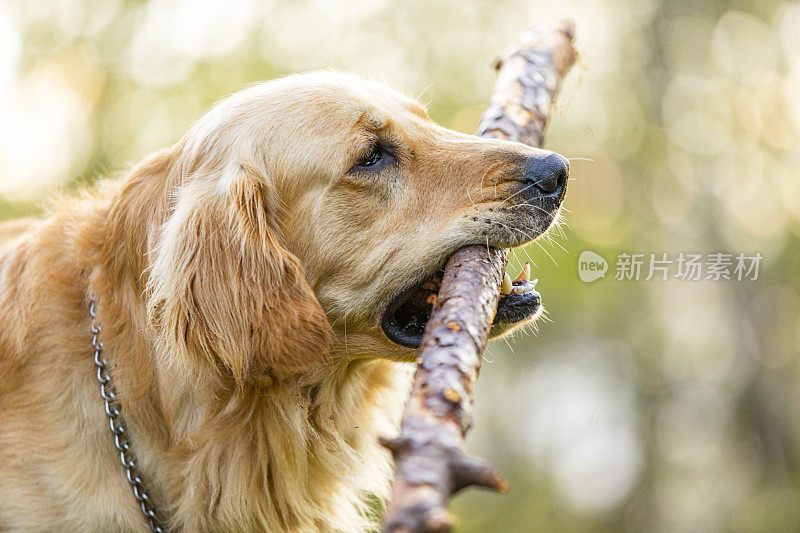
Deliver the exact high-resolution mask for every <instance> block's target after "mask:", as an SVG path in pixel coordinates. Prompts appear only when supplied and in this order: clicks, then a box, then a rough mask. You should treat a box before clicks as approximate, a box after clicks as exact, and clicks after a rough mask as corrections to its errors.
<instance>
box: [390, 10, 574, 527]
mask: <svg viewBox="0 0 800 533" xmlns="http://www.w3.org/2000/svg"><path fill="white" fill-rule="evenodd" d="M573 33H574V25H573V23H572V22H571V21H567V20H556V19H546V20H541V21H538V22H537V23H536V24H534V25H533V26H531V27H530V28H529V29H528V30H526V31H524V32H523V33H521V34H520V35H519V37H518V38H517V40H516V41H515V42H514V43H513V44H512V45H511V46H509V47H508V48H506V49H505V50H504V51H503V52H502V53H501V54H500V56H499V59H498V60H497V63H496V65H495V68H496V69H497V81H496V82H495V87H494V91H493V94H492V97H491V102H490V104H489V108H488V109H487V110H486V112H485V113H484V114H483V117H482V118H481V123H480V126H479V128H478V135H480V136H483V137H491V138H496V139H508V140H513V141H520V142H524V143H527V144H529V145H532V146H541V144H542V140H543V138H544V130H545V127H546V125H547V120H548V117H549V114H550V109H551V107H552V102H553V99H554V98H555V95H556V93H557V92H558V88H559V85H560V83H561V80H562V79H563V77H564V76H565V75H566V73H567V72H568V71H569V69H570V67H571V66H572V64H573V63H574V62H575V59H576V57H577V54H576V52H575V49H574V48H573V43H572V40H573ZM507 260H508V251H507V250H498V249H494V248H492V249H489V248H488V247H486V246H467V247H465V248H462V249H461V250H459V251H458V252H456V253H455V254H454V255H453V257H451V258H450V260H449V261H448V262H447V265H446V266H445V270H444V278H443V280H442V287H441V289H440V291H439V295H438V298H437V301H436V303H435V305H434V309H433V312H432V314H431V318H430V320H429V321H428V324H427V325H426V327H425V333H424V335H423V338H422V345H421V346H420V351H419V356H418V358H417V362H418V366H417V371H416V375H415V377H414V386H413V389H412V392H411V398H410V399H409V401H408V405H407V406H406V409H405V413H404V414H403V421H402V424H401V430H400V436H399V437H397V438H395V439H381V443H382V444H383V445H384V446H386V447H387V448H389V450H391V452H392V455H393V457H394V463H395V479H394V489H393V492H392V500H391V503H390V505H389V511H388V513H387V518H386V521H385V524H386V531H387V532H390V533H397V532H419V533H422V532H425V533H430V532H437V533H438V532H447V531H450V530H451V529H452V527H453V525H454V523H455V517H454V516H453V515H452V514H451V513H450V512H449V511H448V510H447V504H448V501H449V499H450V497H451V496H452V495H454V494H455V493H456V492H458V491H460V490H461V489H463V488H465V487H468V486H470V485H476V486H478V487H484V488H489V489H492V490H496V491H499V492H505V491H506V490H508V482H507V481H506V480H505V479H504V478H503V477H502V476H501V475H500V473H499V472H498V471H497V469H496V468H494V467H493V466H491V465H489V464H488V463H486V462H484V461H483V460H482V459H479V458H477V457H473V456H470V455H467V454H466V453H465V452H464V449H463V445H464V438H465V436H466V433H467V431H468V430H469V428H470V423H471V422H470V418H471V410H472V391H473V388H474V386H475V380H476V379H477V377H478V370H479V369H480V366H481V354H482V352H483V349H484V348H485V347H486V340H487V338H488V336H489V330H490V329H491V325H492V321H493V320H494V316H495V313H496V312H497V302H498V300H499V298H500V284H501V282H502V280H503V272H504V271H505V265H506V262H507Z"/></svg>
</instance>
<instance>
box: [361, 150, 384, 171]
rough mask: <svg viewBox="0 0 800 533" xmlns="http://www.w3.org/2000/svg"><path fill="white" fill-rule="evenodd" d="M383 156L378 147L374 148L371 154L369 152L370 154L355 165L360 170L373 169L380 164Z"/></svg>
mask: <svg viewBox="0 0 800 533" xmlns="http://www.w3.org/2000/svg"><path fill="white" fill-rule="evenodd" d="M383 155H384V154H383V151H382V150H381V149H380V147H379V146H376V147H375V148H373V149H372V152H370V154H369V155H368V156H367V157H365V158H364V159H362V160H361V161H359V162H358V163H356V166H357V167H360V168H370V167H374V166H375V165H377V164H378V163H380V162H381V159H383Z"/></svg>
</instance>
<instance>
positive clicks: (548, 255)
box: [533, 241, 558, 266]
mask: <svg viewBox="0 0 800 533" xmlns="http://www.w3.org/2000/svg"><path fill="white" fill-rule="evenodd" d="M533 242H534V244H536V246H538V247H539V248H541V249H542V251H543V252H544V253H545V254H547V257H549V258H550V260H551V261H552V262H553V264H555V265H556V266H558V261H556V260H555V259H553V256H552V255H550V253H549V252H548V251H547V250H545V249H544V246H542V245H541V244H539V241H533Z"/></svg>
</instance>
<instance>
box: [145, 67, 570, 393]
mask: <svg viewBox="0 0 800 533" xmlns="http://www.w3.org/2000/svg"><path fill="white" fill-rule="evenodd" d="M174 157H175V158H176V163H175V168H176V169H178V170H177V172H178V173H179V174H180V178H179V179H178V180H177V181H175V186H174V194H175V197H174V203H173V207H172V208H171V210H170V213H169V216H168V217H167V218H166V223H165V224H164V226H163V228H162V229H161V231H160V233H159V236H158V238H157V242H156V243H154V245H153V249H152V252H151V254H152V258H151V261H150V270H149V281H148V294H149V299H150V305H149V310H150V314H151V319H152V321H153V323H154V324H155V325H156V327H157V329H158V330H159V331H160V332H161V333H162V336H163V337H164V338H166V339H169V342H170V345H171V347H172V348H173V349H175V350H177V351H178V352H179V353H186V354H189V355H191V356H193V357H195V358H200V359H208V358H211V359H212V360H213V361H215V362H217V363H221V364H222V365H223V366H224V367H226V368H228V369H230V370H231V371H232V372H233V373H234V375H236V376H238V377H243V376H245V375H246V374H247V373H248V372H250V371H253V370H256V369H263V368H274V369H281V370H288V371H292V370H302V369H305V368H308V367H309V366H311V365H314V364H317V363H319V362H320V361H323V360H325V359H326V358H334V359H337V358H343V357H348V358H357V357H379V356H380V357H388V358H392V359H397V360H409V359H410V358H411V357H413V353H414V351H413V347H414V346H415V345H418V343H419V336H420V335H421V329H422V327H423V326H424V323H425V319H426V314H427V312H428V311H429V308H428V309H425V307H424V306H421V305H419V303H418V300H419V298H420V296H424V295H425V294H427V293H431V292H436V290H437V286H436V285H437V279H438V278H437V273H438V272H440V270H441V269H442V267H443V265H444V263H445V261H446V260H447V258H448V257H449V256H451V255H452V254H453V253H454V252H455V251H456V250H457V249H459V248H461V247H463V246H465V245H470V244H480V245H488V246H494V247H503V248H510V247H515V246H520V245H522V244H525V243H528V242H530V241H531V240H533V239H535V238H536V237H538V236H539V235H541V234H542V233H543V232H545V231H546V230H547V229H548V227H549V226H550V225H551V224H552V222H553V220H554V219H555V217H556V215H557V214H558V211H559V209H560V205H561V201H562V200H563V196H564V192H565V189H566V180H567V172H568V163H567V161H566V160H565V159H564V158H563V157H561V156H559V155H556V154H553V153H551V152H546V151H543V150H537V149H534V148H530V147H528V146H525V145H523V144H520V143H514V142H507V141H500V140H489V139H482V138H478V137H475V136H472V135H464V134H461V133H457V132H454V131H451V130H448V129H445V128H443V127H441V126H438V125H436V124H435V123H433V122H432V121H431V120H430V119H429V118H428V116H427V114H426V112H425V110H424V109H423V108H422V107H421V106H420V104H418V103H417V102H416V101H414V100H412V99H410V98H407V97H405V96H403V95H401V94H400V93H398V92H396V91H394V90H392V89H390V88H388V87H386V86H385V85H383V84H380V83H377V82H374V81H368V80H364V79H361V78H358V77H355V76H352V75H346V74H339V73H326V72H318V73H310V74H304V75H298V76H291V77H286V78H282V79H278V80H274V81H271V82H268V83H265V84H262V85H258V86H255V87H252V88H250V89H247V90H245V91H242V92H240V93H238V94H236V95H234V96H232V97H230V98H228V99H226V100H224V101H223V102H221V103H220V104H219V105H217V106H216V107H215V108H214V109H213V110H212V111H211V112H209V113H208V114H207V115H205V116H204V117H203V118H202V119H200V120H199V121H198V123H197V124H195V126H194V127H193V128H192V129H191V130H190V131H189V133H188V134H187V135H186V136H185V137H184V139H182V140H181V142H180V143H178V145H176V147H175V152H174ZM529 303H530V302H529ZM536 303H537V304H538V302H536ZM534 307H535V306H533V305H529V306H528V308H526V307H525V306H524V305H523V306H522V307H521V309H522V311H520V312H518V313H516V314H515V315H514V316H513V320H509V322H512V323H514V324H515V323H522V322H525V321H526V320H527V319H528V318H529V315H530V314H532V313H533V311H534V310H535V309H534ZM518 311H519V310H518ZM528 311H530V312H528ZM526 313H527V314H526ZM511 325H513V324H511ZM508 326H509V324H506V325H504V326H503V327H502V328H500V329H508Z"/></svg>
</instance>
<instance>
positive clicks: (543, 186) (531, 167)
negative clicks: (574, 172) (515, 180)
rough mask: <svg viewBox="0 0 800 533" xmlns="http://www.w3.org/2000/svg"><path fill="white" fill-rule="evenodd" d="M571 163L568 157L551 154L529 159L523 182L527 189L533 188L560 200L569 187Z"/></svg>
mask: <svg viewBox="0 0 800 533" xmlns="http://www.w3.org/2000/svg"><path fill="white" fill-rule="evenodd" d="M568 176H569V161H568V160H567V158H566V157H564V156H561V155H558V154H554V153H550V154H547V155H545V156H534V157H531V158H530V159H528V164H527V168H526V169H525V175H524V177H523V180H522V181H523V182H524V183H525V186H526V187H529V186H533V187H536V188H537V189H539V190H540V191H542V192H543V193H544V194H546V195H547V196H555V197H558V198H560V197H561V194H562V193H563V192H564V188H565V187H566V186H567V177H568Z"/></svg>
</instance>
